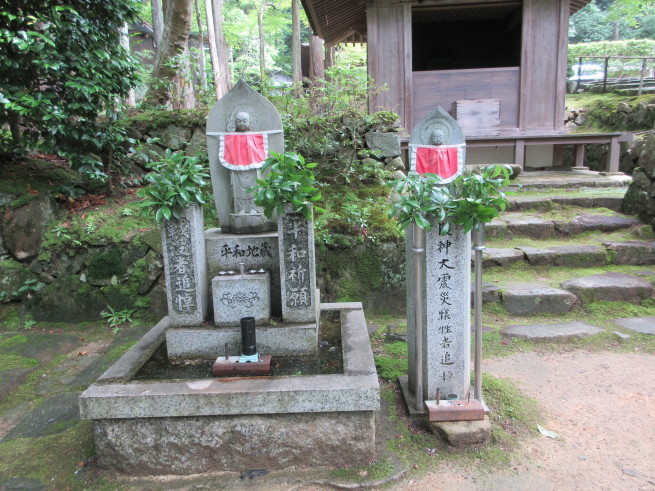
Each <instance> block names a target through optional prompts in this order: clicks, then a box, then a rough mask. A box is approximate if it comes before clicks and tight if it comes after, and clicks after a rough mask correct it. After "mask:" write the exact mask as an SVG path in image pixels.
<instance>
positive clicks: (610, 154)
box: [607, 136, 621, 173]
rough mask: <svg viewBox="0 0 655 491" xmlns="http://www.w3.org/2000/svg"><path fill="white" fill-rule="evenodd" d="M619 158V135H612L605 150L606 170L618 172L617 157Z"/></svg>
mask: <svg viewBox="0 0 655 491" xmlns="http://www.w3.org/2000/svg"><path fill="white" fill-rule="evenodd" d="M620 158H621V144H620V143H619V137H618V136H613V137H612V139H611V140H610V144H609V148H608V151H607V171H608V172H609V173H616V172H619V159H620Z"/></svg>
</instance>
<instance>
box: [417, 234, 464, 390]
mask: <svg viewBox="0 0 655 491" xmlns="http://www.w3.org/2000/svg"><path fill="white" fill-rule="evenodd" d="M439 228H440V227H439V224H434V226H433V227H432V229H431V230H430V231H429V232H427V233H426V247H425V271H424V273H423V279H424V282H425V283H424V285H425V286H424V292H425V293H424V295H423V309H424V322H423V327H422V330H423V351H424V352H423V364H424V366H423V400H427V399H431V398H433V397H434V396H433V395H434V392H435V390H436V388H437V387H440V389H441V391H442V393H444V394H456V395H457V396H458V397H464V396H465V394H468V390H469V385H470V375H469V372H470V336H471V328H470V325H471V324H470V322H471V319H470V311H471V308H470V291H471V238H470V234H465V233H464V232H463V231H462V229H461V228H458V227H456V228H454V229H451V233H450V234H449V235H441V234H440V233H439ZM412 240H413V231H412V230H411V228H408V229H407V231H406V255H407V258H408V259H407V264H406V267H407V333H408V339H407V345H408V352H409V372H408V373H409V388H410V390H411V391H412V393H414V392H415V390H416V380H417V374H416V366H415V358H416V357H415V352H416V334H415V331H416V329H417V328H420V326H418V327H417V326H416V321H415V310H414V303H415V300H414V298H415V295H416V294H417V292H416V291H415V288H416V286H415V279H414V278H415V271H414V260H413V252H412ZM427 285H429V287H427Z"/></svg>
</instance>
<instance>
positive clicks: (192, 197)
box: [137, 149, 209, 222]
mask: <svg viewBox="0 0 655 491" xmlns="http://www.w3.org/2000/svg"><path fill="white" fill-rule="evenodd" d="M149 167H150V168H152V169H153V172H151V173H150V174H147V175H146V177H145V179H146V181H148V182H149V183H150V184H148V186H146V187H145V188H142V189H139V190H138V191H137V195H138V196H139V197H140V198H143V199H144V201H143V203H141V206H142V207H143V208H146V209H148V210H150V211H152V212H154V214H155V220H157V222H161V221H162V220H164V219H165V220H169V219H170V218H171V217H173V218H180V217H181V216H182V215H181V214H182V212H183V210H184V209H185V208H186V207H187V206H189V205H192V204H194V203H195V204H204V203H205V201H206V199H205V191H204V190H203V186H205V185H206V184H207V179H209V174H208V173H207V168H206V166H205V165H203V164H202V163H201V162H200V157H197V156H194V157H190V156H188V155H185V154H184V152H175V153H173V152H171V150H170V149H166V153H165V154H164V158H163V159H162V160H160V161H159V162H153V163H151V164H150V165H149Z"/></svg>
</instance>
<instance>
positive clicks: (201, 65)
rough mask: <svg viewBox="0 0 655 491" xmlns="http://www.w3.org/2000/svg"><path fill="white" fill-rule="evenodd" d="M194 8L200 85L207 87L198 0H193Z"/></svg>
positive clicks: (203, 41)
mask: <svg viewBox="0 0 655 491" xmlns="http://www.w3.org/2000/svg"><path fill="white" fill-rule="evenodd" d="M193 4H194V6H195V9H196V23H197V24H198V71H199V72H200V86H201V87H202V89H203V90H206V89H207V70H206V66H205V36H204V34H203V30H202V15H200V5H199V0H193Z"/></svg>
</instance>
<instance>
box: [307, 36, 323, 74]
mask: <svg viewBox="0 0 655 491" xmlns="http://www.w3.org/2000/svg"><path fill="white" fill-rule="evenodd" d="M309 78H310V80H311V81H312V83H313V84H316V83H317V81H318V83H320V80H323V79H324V78H325V65H324V63H323V40H322V39H321V38H320V37H318V36H314V35H310V36H309Z"/></svg>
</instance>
